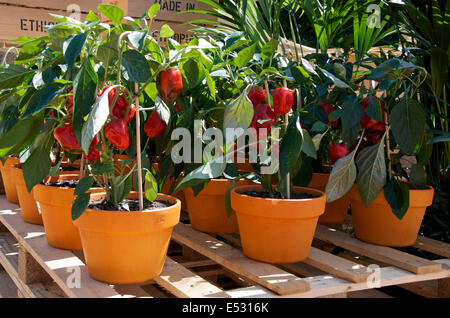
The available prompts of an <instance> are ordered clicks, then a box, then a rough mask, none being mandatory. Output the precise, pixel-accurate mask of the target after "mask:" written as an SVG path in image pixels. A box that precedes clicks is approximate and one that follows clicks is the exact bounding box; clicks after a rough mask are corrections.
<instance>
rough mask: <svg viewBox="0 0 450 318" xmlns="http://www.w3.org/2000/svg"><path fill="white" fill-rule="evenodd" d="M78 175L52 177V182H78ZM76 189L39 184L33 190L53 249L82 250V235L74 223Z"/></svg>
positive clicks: (48, 240)
mask: <svg viewBox="0 0 450 318" xmlns="http://www.w3.org/2000/svg"><path fill="white" fill-rule="evenodd" d="M78 178H79V176H78V175H77V174H75V175H74V174H72V175H70V174H64V175H60V176H59V177H51V179H52V180H51V182H56V181H61V180H78ZM74 191H75V189H73V188H63V187H52V186H46V185H42V184H38V185H36V186H35V187H34V188H33V193H34V198H35V200H36V202H37V203H38V206H39V207H40V210H41V213H42V220H43V223H44V228H45V234H46V235H47V242H48V244H50V245H51V246H53V247H56V248H60V249H66V250H81V249H82V246H81V239H80V233H79V231H78V229H77V227H76V226H75V225H74V224H73V222H72V215H71V209H72V202H73V200H74V199H75V196H74V194H73V193H74ZM99 191H100V190H99Z"/></svg>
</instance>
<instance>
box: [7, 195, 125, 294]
mask: <svg viewBox="0 0 450 318" xmlns="http://www.w3.org/2000/svg"><path fill="white" fill-rule="evenodd" d="M0 206H1V207H2V210H0V222H2V223H3V224H4V225H6V227H7V228H8V230H9V231H10V232H11V233H12V234H13V235H14V237H15V238H16V239H17V241H18V242H19V244H21V245H22V246H23V247H24V248H25V249H26V250H27V251H28V252H29V253H30V254H31V255H32V256H33V257H34V259H35V260H36V261H37V262H38V263H39V264H40V265H41V266H42V268H43V269H44V270H45V271H46V272H47V273H48V274H49V275H50V277H51V278H52V279H53V280H54V281H55V282H56V283H57V284H58V286H59V287H60V288H61V289H62V290H63V291H64V293H66V295H68V296H69V297H81V298H92V297H118V296H120V295H119V294H118V293H117V292H115V291H114V289H113V288H111V287H110V286H109V285H107V284H104V283H101V282H98V281H96V280H94V279H92V278H91V277H90V276H89V273H88V271H87V268H86V266H85V265H84V264H83V263H82V262H81V261H80V260H79V259H78V258H77V257H76V256H74V254H73V253H72V252H70V251H65V250H60V249H56V248H53V247H51V246H50V245H48V243H47V240H46V238H45V233H44V232H43V227H42V226H40V225H33V224H28V223H25V222H23V220H22V217H21V215H20V211H19V210H18V209H17V206H16V205H13V204H11V203H9V202H6V200H5V199H3V198H2V199H1V200H0ZM36 251H39V252H36ZM75 270H79V274H80V279H81V285H82V286H83V288H76V286H73V288H69V287H68V286H67V281H68V280H70V279H71V277H73V274H74V271H75Z"/></svg>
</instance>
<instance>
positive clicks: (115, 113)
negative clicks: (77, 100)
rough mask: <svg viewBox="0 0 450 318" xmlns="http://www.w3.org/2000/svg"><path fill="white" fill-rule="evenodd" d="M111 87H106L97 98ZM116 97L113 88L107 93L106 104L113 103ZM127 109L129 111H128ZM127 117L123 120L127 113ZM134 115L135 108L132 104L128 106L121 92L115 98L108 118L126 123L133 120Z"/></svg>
mask: <svg viewBox="0 0 450 318" xmlns="http://www.w3.org/2000/svg"><path fill="white" fill-rule="evenodd" d="M110 87H111V86H106V87H105V88H104V89H103V90H102V91H101V92H100V93H99V94H98V96H101V95H103V93H105V91H106V90H107V89H108V88H110ZM115 95H116V88H113V89H111V90H110V91H109V93H108V102H109V105H110V106H111V104H112V103H113V102H114V97H115ZM128 107H129V110H128ZM127 111H128V114H127V117H126V118H125V114H126V113H127ZM135 113H136V106H135V105H134V104H131V105H129V104H128V101H127V99H126V98H125V95H124V94H123V92H121V93H120V94H119V97H117V100H116V103H115V104H114V107H113V108H112V111H111V114H110V117H111V118H113V119H123V120H125V121H126V122H127V123H129V122H130V121H131V119H133V117H134V114H135Z"/></svg>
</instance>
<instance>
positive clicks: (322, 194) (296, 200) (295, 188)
mask: <svg viewBox="0 0 450 318" xmlns="http://www.w3.org/2000/svg"><path fill="white" fill-rule="evenodd" d="M244 188H247V189H248V188H250V189H256V191H258V190H262V191H265V189H264V188H263V187H262V185H259V184H256V185H243V186H237V187H234V188H233V189H232V190H231V192H232V193H233V194H234V195H238V196H242V197H248V198H252V199H255V200H260V201H271V202H274V201H275V202H305V201H311V200H320V199H322V198H323V197H325V192H323V191H320V190H317V189H313V188H309V187H294V192H296V191H295V190H303V189H307V190H308V192H309V193H311V192H312V193H314V194H319V195H320V196H318V197H316V198H306V199H276V198H260V197H254V196H250V195H246V194H243V193H239V192H237V191H238V190H241V189H244ZM262 191H260V192H262Z"/></svg>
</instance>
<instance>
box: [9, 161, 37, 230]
mask: <svg viewBox="0 0 450 318" xmlns="http://www.w3.org/2000/svg"><path fill="white" fill-rule="evenodd" d="M10 172H11V174H12V176H13V178H14V180H16V190H17V197H18V199H19V205H20V210H21V212H22V218H23V220H24V221H25V222H27V223H31V224H39V225H42V224H43V223H42V216H41V215H40V214H39V210H38V207H37V205H36V201H35V200H34V196H33V191H34V188H33V190H31V193H30V192H28V189H27V186H26V184H25V179H24V178H23V173H22V169H20V168H18V167H17V166H16V165H15V166H12V167H11V170H10Z"/></svg>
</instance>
